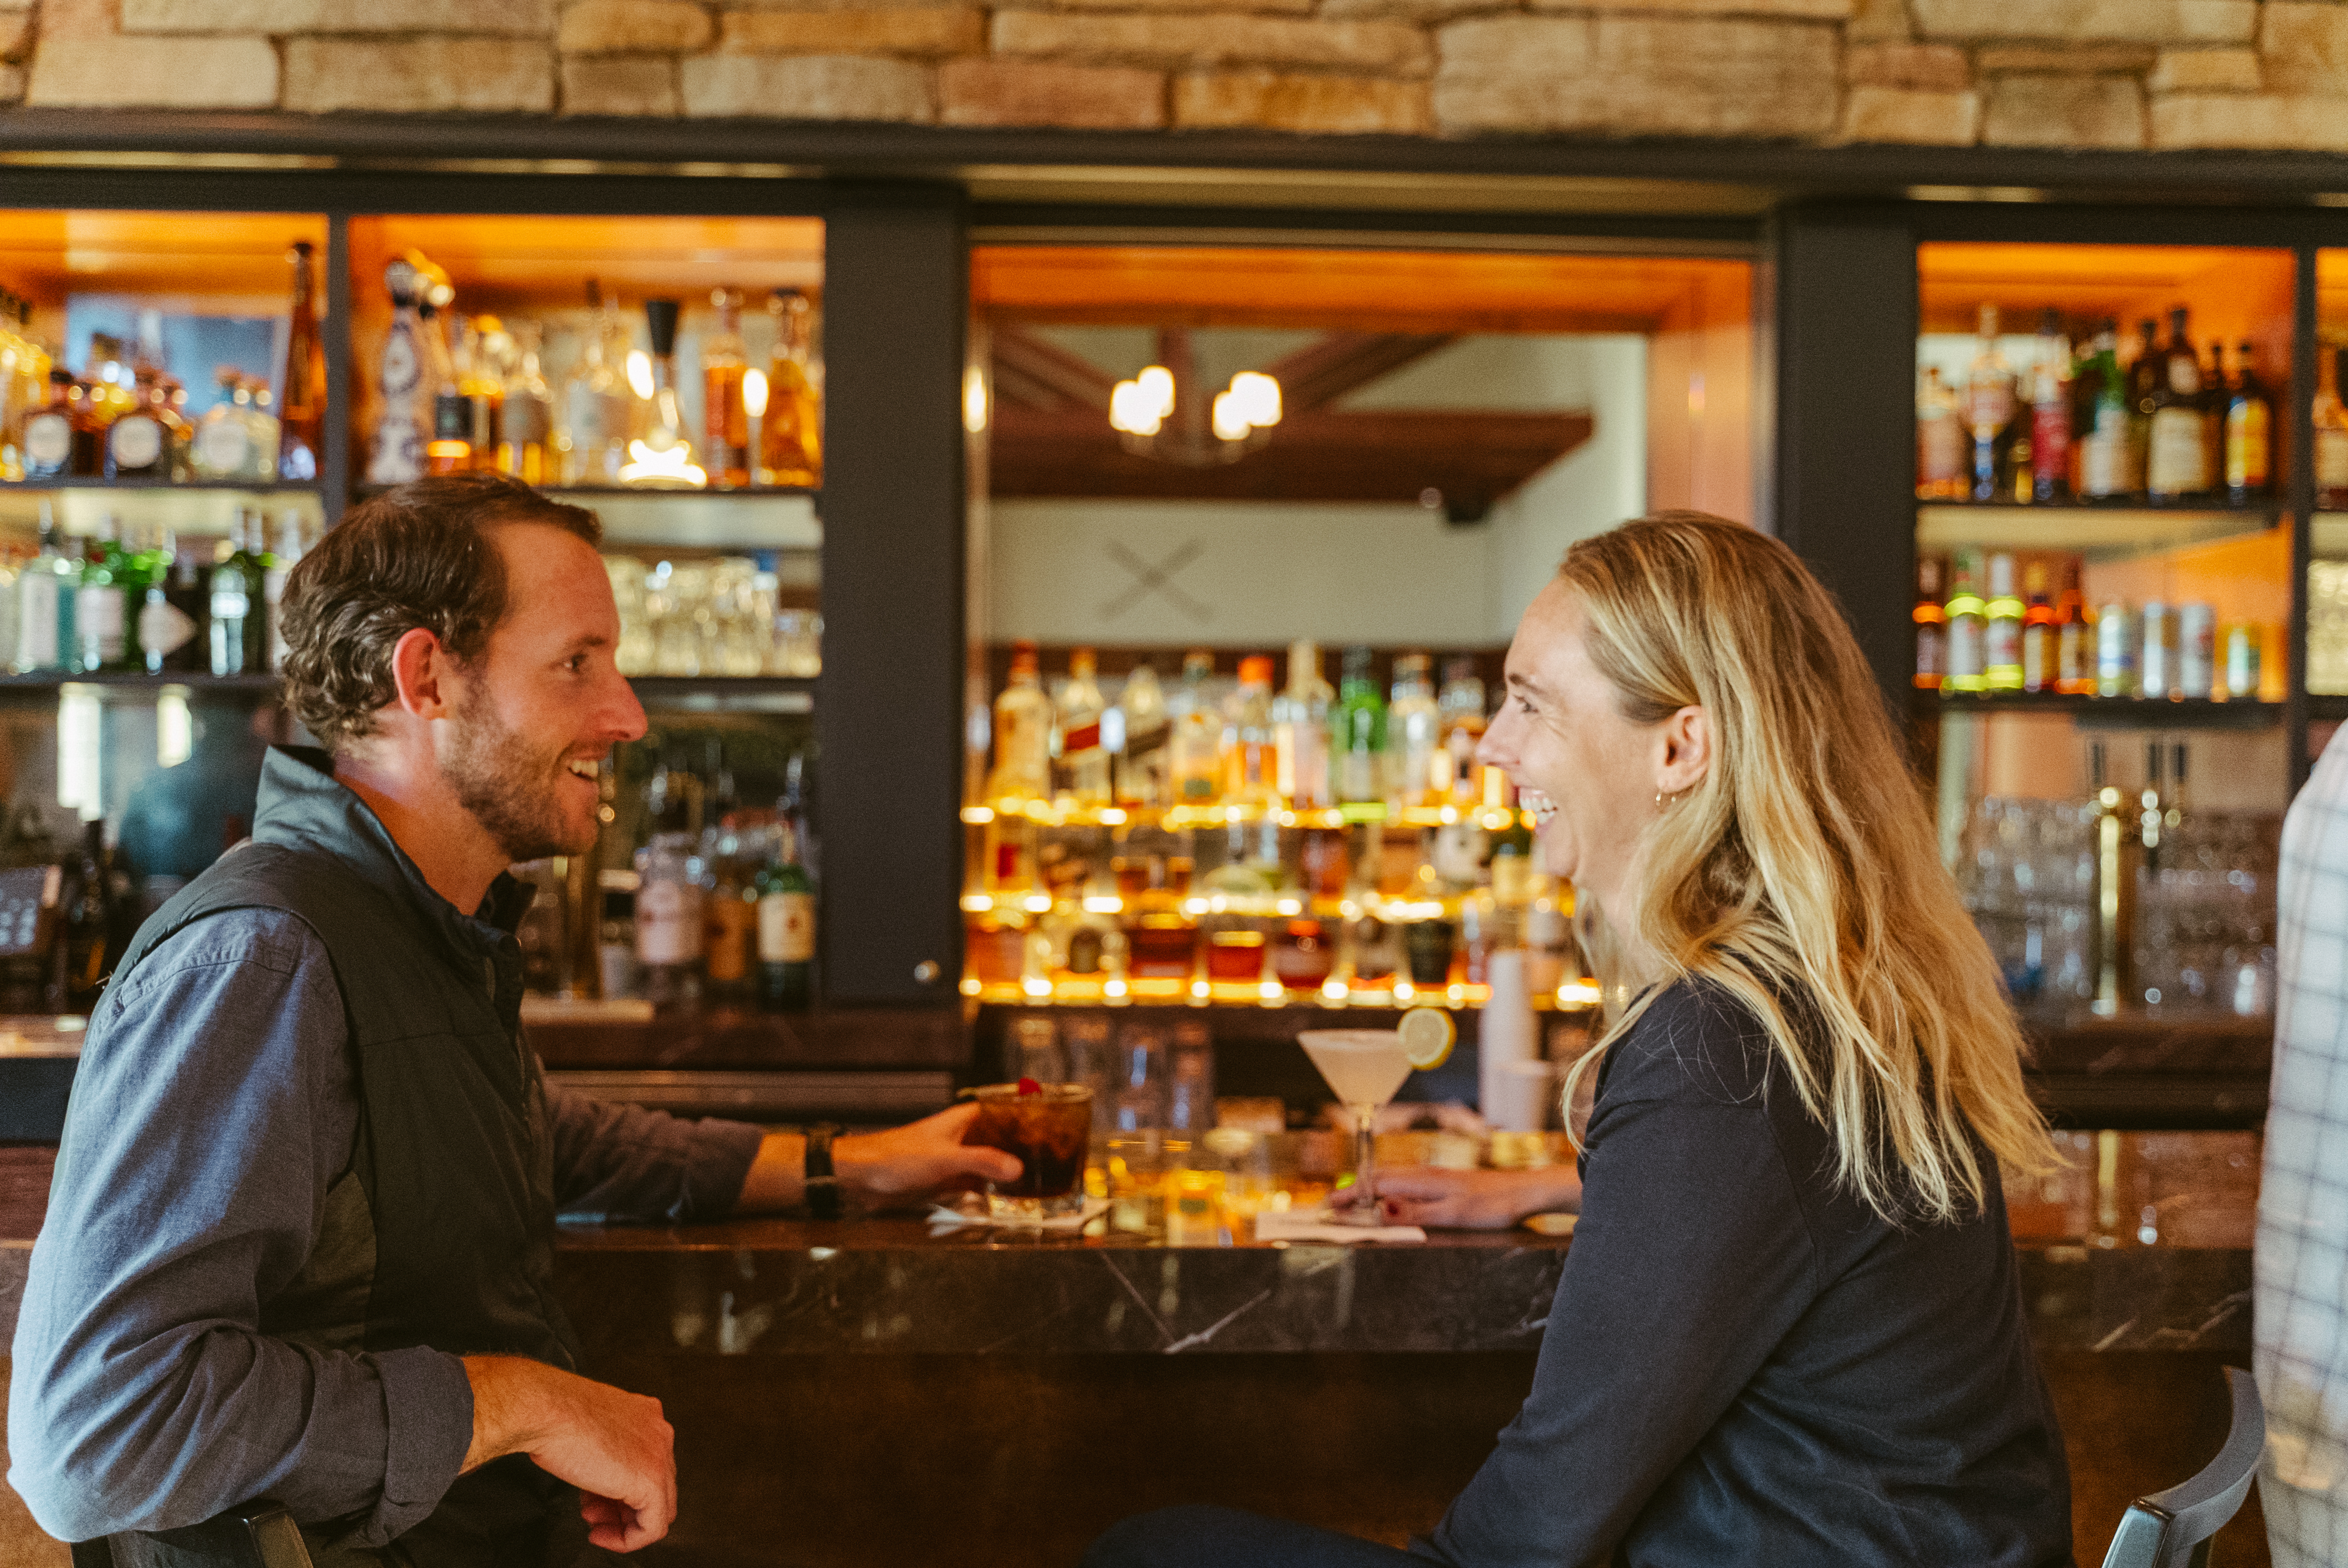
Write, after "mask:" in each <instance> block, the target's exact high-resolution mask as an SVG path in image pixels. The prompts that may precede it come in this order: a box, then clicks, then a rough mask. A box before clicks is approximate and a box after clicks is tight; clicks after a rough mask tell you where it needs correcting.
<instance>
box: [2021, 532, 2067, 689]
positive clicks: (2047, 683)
mask: <svg viewBox="0 0 2348 1568" xmlns="http://www.w3.org/2000/svg"><path fill="white" fill-rule="evenodd" d="M2022 589H2023V593H2024V598H2025V604H2024V610H2023V612H2022V689H2023V690H2024V691H2025V692H2052V691H2054V690H2055V680H2056V678H2057V676H2056V671H2057V669H2058V667H2059V660H2060V657H2061V650H2060V628H2059V627H2058V625H2057V624H2056V621H2055V605H2054V601H2053V600H2051V599H2050V598H2049V597H2048V596H2047V592H2046V563H2045V562H2044V561H2032V562H2031V563H2030V564H2029V565H2028V566H2026V567H2024V569H2023V572H2022Z"/></svg>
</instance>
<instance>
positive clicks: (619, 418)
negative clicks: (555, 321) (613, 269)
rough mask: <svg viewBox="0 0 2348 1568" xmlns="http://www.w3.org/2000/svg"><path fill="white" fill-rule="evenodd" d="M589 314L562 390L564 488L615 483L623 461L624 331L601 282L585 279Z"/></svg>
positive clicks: (625, 448)
mask: <svg viewBox="0 0 2348 1568" xmlns="http://www.w3.org/2000/svg"><path fill="white" fill-rule="evenodd" d="M587 302H588V304H589V305H590V307H592V312H593V313H592V316H591V317H590V318H589V321H588V323H587V327H586V330H585V331H583V332H582V333H581V334H580V345H579V347H580V354H579V367H578V369H577V370H576V371H575V372H573V373H572V378H571V383H570V384H569V385H568V386H567V387H565V388H564V389H563V396H562V411H563V427H562V429H561V431H560V432H559V433H558V434H557V436H556V437H555V445H556V446H558V447H559V448H561V454H562V460H561V476H562V483H564V484H566V485H616V484H618V483H619V482H620V470H621V469H622V468H623V467H625V466H627V461H628V419H629V398H628V382H627V377H626V375H625V374H624V373H623V370H622V368H621V367H622V365H623V363H624V362H625V361H626V359H627V351H626V349H625V347H624V346H623V343H622V342H621V340H622V338H623V334H624V331H625V329H624V328H623V326H622V324H621V322H620V319H619V313H618V311H617V310H616V309H614V308H613V302H612V300H611V298H610V296H608V295H606V294H605V293H604V292H603V288H602V284H601V283H599V282H596V281H595V280H594V279H592V278H590V279H589V280H588V281H587Z"/></svg>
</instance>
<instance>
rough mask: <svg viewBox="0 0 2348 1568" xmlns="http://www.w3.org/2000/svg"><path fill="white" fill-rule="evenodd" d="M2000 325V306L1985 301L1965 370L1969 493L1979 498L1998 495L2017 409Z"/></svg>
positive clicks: (1985, 499) (2011, 374) (1996, 497)
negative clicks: (1999, 342)
mask: <svg viewBox="0 0 2348 1568" xmlns="http://www.w3.org/2000/svg"><path fill="white" fill-rule="evenodd" d="M1997 327H1998V319H1997V307H1996V306H1995V305H1992V304H1984V305H1983V306H1982V308H1981V330H1980V335H1979V338H1978V339H1977V341H1976V342H1975V343H1974V345H1973V362H1972V365H1971V367H1970V368H1968V369H1967V370H1966V372H1965V396H1964V415H1965V431H1966V434H1967V435H1968V436H1970V437H1971V438H1972V486H1971V489H1970V492H1969V493H1970V495H1971V497H1972V499H1973V500H1976V501H1994V500H1996V499H1998V498H1999V496H1998V477H1999V471H2000V469H2001V467H2002V466H2003V464H2002V459H2003V457H2004V456H2005V454H2004V451H2003V437H2005V436H2006V434H2007V427H2008V426H2009V425H2012V424H2013V416H2014V411H2015V403H2014V395H2013V369H2012V368H2011V367H2010V366H2008V365H2007V364H2006V363H2005V355H2004V354H2003V353H2001V352H2000V351H1999V349H1998V346H1997Z"/></svg>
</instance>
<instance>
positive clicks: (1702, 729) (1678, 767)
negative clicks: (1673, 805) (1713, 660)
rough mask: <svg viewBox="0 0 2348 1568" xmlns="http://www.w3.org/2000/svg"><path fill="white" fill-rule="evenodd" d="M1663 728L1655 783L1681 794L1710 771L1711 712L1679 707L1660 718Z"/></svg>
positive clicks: (1702, 780) (1663, 788)
mask: <svg viewBox="0 0 2348 1568" xmlns="http://www.w3.org/2000/svg"><path fill="white" fill-rule="evenodd" d="M1711 771H1712V716H1711V715H1710V714H1708V713H1706V712H1704V710H1703V709H1702V708H1698V707H1694V706H1692V705H1691V706H1689V707H1685V708H1682V709H1681V710H1680V711H1679V712H1676V713H1673V714H1672V715H1671V716H1670V717H1669V718H1667V719H1665V720H1664V721H1663V755H1662V757H1661V758H1660V759H1659V765H1658V766H1657V768H1656V770H1655V787H1656V788H1657V789H1658V790H1660V791H1662V792H1663V794H1667V795H1675V794H1685V793H1686V792H1687V791H1689V790H1692V789H1694V787H1695V786H1696V785H1697V784H1702V783H1703V782H1704V775H1705V774H1708V773H1710V772H1711Z"/></svg>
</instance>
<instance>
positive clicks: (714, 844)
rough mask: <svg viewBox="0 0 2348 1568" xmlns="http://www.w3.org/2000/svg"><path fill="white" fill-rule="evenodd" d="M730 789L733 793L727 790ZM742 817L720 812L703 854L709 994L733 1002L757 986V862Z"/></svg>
mask: <svg viewBox="0 0 2348 1568" xmlns="http://www.w3.org/2000/svg"><path fill="white" fill-rule="evenodd" d="M728 793H730V792H728ZM754 836H755V832H754V834H753V835H746V834H745V832H744V829H743V825H742V820H741V818H740V816H739V815H737V814H736V813H734V812H731V811H727V812H724V813H722V814H720V815H717V816H716V820H715V822H714V823H713V825H711V826H710V827H709V829H708V830H707V831H706V832H705V833H704V834H703V835H702V858H703V859H704V861H705V862H706V864H707V865H708V867H709V874H708V882H709V886H708V897H707V898H706V899H705V900H704V902H703V904H702V930H701V951H702V979H703V981H704V983H705V988H706V990H707V993H708V994H709V995H710V996H711V997H714V998H716V999H721V1000H726V1001H731V1000H735V999H740V998H744V997H747V996H749V995H750V994H751V993H752V992H753V991H755V990H756V989H757V947H758V889H757V873H758V867H757V866H752V865H750V864H748V863H747V862H746V860H745V859H744V856H745V852H746V850H747V847H748V845H747V842H746V839H747V838H750V837H754Z"/></svg>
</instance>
